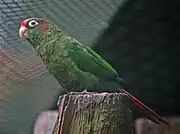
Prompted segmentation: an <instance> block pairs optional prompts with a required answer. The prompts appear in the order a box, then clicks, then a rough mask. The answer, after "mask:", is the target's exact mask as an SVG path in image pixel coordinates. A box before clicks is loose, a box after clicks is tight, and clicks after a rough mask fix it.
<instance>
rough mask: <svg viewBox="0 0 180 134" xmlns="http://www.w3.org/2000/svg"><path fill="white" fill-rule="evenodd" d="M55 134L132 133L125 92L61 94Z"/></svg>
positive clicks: (130, 116)
mask: <svg viewBox="0 0 180 134" xmlns="http://www.w3.org/2000/svg"><path fill="white" fill-rule="evenodd" d="M58 104H59V107H60V108H59V115H58V119H57V121H56V124H55V128H54V134H132V133H133V129H132V115H131V111H130V109H129V107H128V105H129V101H128V98H127V96H126V95H125V94H119V93H92V92H91V93H90V92H81V93H76V92H73V93H69V94H67V95H63V96H61V97H60V98H59V102H58Z"/></svg>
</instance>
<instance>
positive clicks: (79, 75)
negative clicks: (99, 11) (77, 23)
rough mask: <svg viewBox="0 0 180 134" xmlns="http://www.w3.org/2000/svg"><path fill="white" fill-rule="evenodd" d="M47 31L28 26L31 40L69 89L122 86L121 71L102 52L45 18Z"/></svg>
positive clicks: (102, 89)
mask: <svg viewBox="0 0 180 134" xmlns="http://www.w3.org/2000/svg"><path fill="white" fill-rule="evenodd" d="M36 21H37V22H39V25H41V24H44V22H46V23H47V24H48V28H47V30H45V31H41V29H39V28H38V26H37V27H34V28H32V29H28V35H29V41H30V42H31V44H32V45H33V46H34V48H35V50H36V52H37V53H38V55H40V57H41V58H42V60H43V62H44V64H45V65H46V68H47V69H48V70H49V72H50V73H51V74H52V75H53V76H54V77H55V78H56V79H57V80H58V82H59V83H60V84H61V85H62V86H63V87H64V88H65V89H67V90H68V91H82V90H84V89H87V90H93V91H105V90H106V91H108V90H110V88H111V89H112V88H113V87H120V85H119V84H120V83H117V82H119V81H117V80H118V79H119V77H118V74H117V72H116V71H115V70H114V69H113V68H112V66H111V65H110V64H109V63H107V62H106V61H105V60H104V59H103V58H102V57H101V56H100V55H98V54H97V53H96V52H94V51H93V50H92V49H91V48H89V47H88V46H86V45H84V44H82V43H80V42H78V41H77V40H75V39H74V38H72V37H70V36H68V35H67V34H65V33H64V32H63V31H61V30H60V29H58V28H57V27H56V26H55V25H54V24H52V23H51V22H48V21H46V20H43V19H36Z"/></svg>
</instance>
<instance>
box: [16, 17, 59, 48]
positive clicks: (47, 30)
mask: <svg viewBox="0 0 180 134" xmlns="http://www.w3.org/2000/svg"><path fill="white" fill-rule="evenodd" d="M54 29H57V28H56V26H55V25H54V24H52V23H51V22H49V21H47V20H45V19H42V18H28V19H25V20H23V21H22V22H21V25H20V28H19V36H20V37H21V38H24V39H27V40H28V41H30V42H31V44H32V45H35V44H36V45H38V44H39V42H40V41H41V40H43V39H44V38H47V37H49V36H51V35H52V31H53V30H54Z"/></svg>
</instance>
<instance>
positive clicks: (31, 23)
mask: <svg viewBox="0 0 180 134" xmlns="http://www.w3.org/2000/svg"><path fill="white" fill-rule="evenodd" d="M38 24H39V23H38V22H37V21H35V20H31V21H30V22H29V23H28V25H29V27H35V26H37V25H38Z"/></svg>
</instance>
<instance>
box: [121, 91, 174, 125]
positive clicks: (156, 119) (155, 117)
mask: <svg viewBox="0 0 180 134" xmlns="http://www.w3.org/2000/svg"><path fill="white" fill-rule="evenodd" d="M120 92H121V93H125V94H126V95H127V96H128V98H129V99H130V100H131V101H133V102H134V103H135V104H136V106H137V107H139V108H141V109H142V110H146V111H148V112H149V113H150V114H151V116H150V117H148V118H149V119H150V120H152V121H154V122H156V123H158V124H160V123H161V122H162V123H164V124H166V125H168V126H170V127H172V124H171V123H170V122H169V121H168V120H167V119H165V118H163V117H161V116H160V115H158V114H157V113H155V112H154V111H153V110H152V109H150V108H149V107H148V106H146V105H145V104H143V103H142V102H141V101H140V100H138V99H137V98H136V97H134V96H133V95H131V94H130V93H128V92H127V91H126V90H124V89H120Z"/></svg>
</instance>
